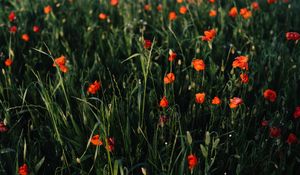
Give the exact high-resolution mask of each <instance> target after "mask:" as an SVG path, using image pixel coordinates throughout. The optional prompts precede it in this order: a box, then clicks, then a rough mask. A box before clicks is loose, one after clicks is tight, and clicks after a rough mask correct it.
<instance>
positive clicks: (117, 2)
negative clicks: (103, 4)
mask: <svg viewBox="0 0 300 175" xmlns="http://www.w3.org/2000/svg"><path fill="white" fill-rule="evenodd" d="M118 4H119V0H110V5H112V6H117V5H118Z"/></svg>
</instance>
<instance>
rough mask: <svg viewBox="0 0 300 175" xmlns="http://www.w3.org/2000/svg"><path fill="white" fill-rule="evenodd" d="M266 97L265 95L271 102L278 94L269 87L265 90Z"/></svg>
mask: <svg viewBox="0 0 300 175" xmlns="http://www.w3.org/2000/svg"><path fill="white" fill-rule="evenodd" d="M264 97H265V99H267V100H269V101H270V102H274V101H275V100H276V98H277V94H276V92H275V91H274V90H272V89H267V90H265V92H264Z"/></svg>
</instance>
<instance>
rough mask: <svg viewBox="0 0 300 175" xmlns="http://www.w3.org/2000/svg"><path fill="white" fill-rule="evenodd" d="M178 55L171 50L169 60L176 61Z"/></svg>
mask: <svg viewBox="0 0 300 175" xmlns="http://www.w3.org/2000/svg"><path fill="white" fill-rule="evenodd" d="M176 57H177V54H176V53H175V52H173V51H172V50H170V51H169V58H168V60H169V61H170V62H172V61H174V59H175V58H176Z"/></svg>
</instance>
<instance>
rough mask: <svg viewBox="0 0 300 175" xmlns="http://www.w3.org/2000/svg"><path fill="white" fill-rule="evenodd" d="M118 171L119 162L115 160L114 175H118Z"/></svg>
mask: <svg viewBox="0 0 300 175" xmlns="http://www.w3.org/2000/svg"><path fill="white" fill-rule="evenodd" d="M118 169H119V161H118V160H115V162H114V175H118Z"/></svg>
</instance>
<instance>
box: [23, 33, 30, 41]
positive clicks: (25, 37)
mask: <svg viewBox="0 0 300 175" xmlns="http://www.w3.org/2000/svg"><path fill="white" fill-rule="evenodd" d="M22 40H23V41H25V42H28V41H29V35H28V34H23V35H22Z"/></svg>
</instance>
